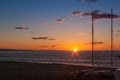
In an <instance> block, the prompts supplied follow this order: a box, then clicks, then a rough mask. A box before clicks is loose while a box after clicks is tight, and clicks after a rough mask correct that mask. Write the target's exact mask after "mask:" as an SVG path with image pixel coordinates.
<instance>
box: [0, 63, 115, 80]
mask: <svg viewBox="0 0 120 80" xmlns="http://www.w3.org/2000/svg"><path fill="white" fill-rule="evenodd" d="M88 69H91V67H89V66H80V65H79V66H78V65H67V64H55V63H53V64H49V63H30V62H15V61H0V80H68V79H69V80H72V78H78V79H76V80H79V79H80V80H88V79H87V78H84V77H80V76H81V75H79V76H77V75H78V74H77V75H75V74H76V71H82V70H88ZM73 73H74V74H73ZM71 74H72V75H71ZM88 77H89V76H88ZM90 78H91V77H90ZM92 78H94V77H92ZM94 80H114V76H111V77H110V78H108V79H106V78H105V79H104V77H99V78H96V77H95V79H94Z"/></svg>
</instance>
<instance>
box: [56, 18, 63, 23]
mask: <svg viewBox="0 0 120 80" xmlns="http://www.w3.org/2000/svg"><path fill="white" fill-rule="evenodd" d="M56 22H57V23H63V22H64V20H63V19H57V20H56Z"/></svg>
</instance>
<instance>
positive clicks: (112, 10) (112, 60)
mask: <svg viewBox="0 0 120 80" xmlns="http://www.w3.org/2000/svg"><path fill="white" fill-rule="evenodd" d="M112 68H113V8H111V69H112Z"/></svg>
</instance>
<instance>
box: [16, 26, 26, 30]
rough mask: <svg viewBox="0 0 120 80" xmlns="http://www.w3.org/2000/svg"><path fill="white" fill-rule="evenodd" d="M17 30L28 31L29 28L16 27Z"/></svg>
mask: <svg viewBox="0 0 120 80" xmlns="http://www.w3.org/2000/svg"><path fill="white" fill-rule="evenodd" d="M15 29H19V30H28V28H27V27H24V26H19V27H15Z"/></svg>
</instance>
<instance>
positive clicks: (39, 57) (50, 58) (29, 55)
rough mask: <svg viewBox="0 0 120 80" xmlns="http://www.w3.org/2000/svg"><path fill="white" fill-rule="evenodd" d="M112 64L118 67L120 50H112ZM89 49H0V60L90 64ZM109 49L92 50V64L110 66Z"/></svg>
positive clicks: (119, 65)
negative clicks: (75, 50) (76, 51)
mask: <svg viewBox="0 0 120 80" xmlns="http://www.w3.org/2000/svg"><path fill="white" fill-rule="evenodd" d="M113 53H114V54H113V65H114V67H120V51H114V52H113ZM91 58H92V57H91V51H79V52H78V53H77V54H73V52H72V51H10V50H6V51H5V50H4V51H0V61H17V62H32V63H59V64H70V65H86V66H91V61H92V59H91ZM110 64H111V54H110V51H94V66H98V67H110Z"/></svg>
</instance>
